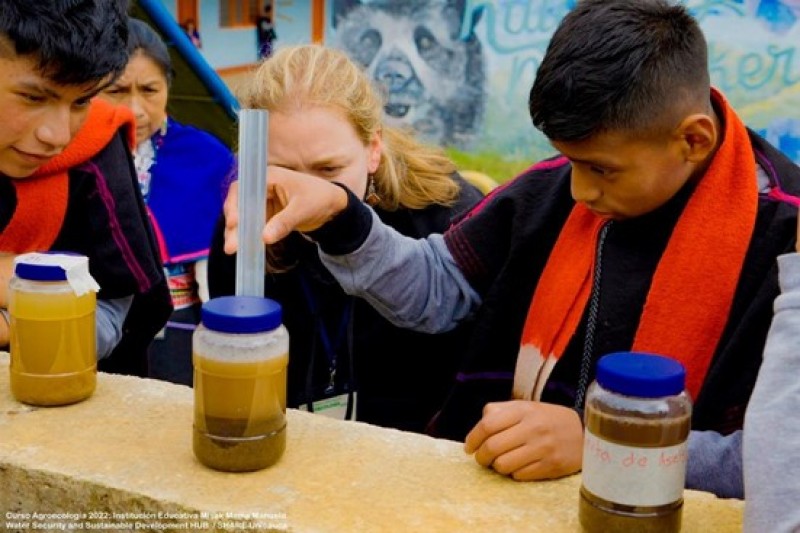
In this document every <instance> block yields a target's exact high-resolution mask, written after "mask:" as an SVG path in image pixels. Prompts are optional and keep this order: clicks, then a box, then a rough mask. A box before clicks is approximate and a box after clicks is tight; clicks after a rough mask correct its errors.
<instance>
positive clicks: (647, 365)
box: [596, 352, 686, 398]
mask: <svg viewBox="0 0 800 533" xmlns="http://www.w3.org/2000/svg"><path fill="white" fill-rule="evenodd" d="M596 379H597V382H598V383H599V384H600V385H601V386H602V387H603V388H605V389H608V390H610V391H614V392H617V393H619V394H624V395H626V396H639V397H641V398H657V397H659V396H673V395H675V394H680V393H681V391H683V388H684V385H685V382H686V370H685V369H684V368H683V365H682V364H681V363H679V362H678V361H676V360H675V359H671V358H669V357H665V356H663V355H655V354H650V353H643V352H616V353H610V354H608V355H604V356H603V357H601V358H600V360H599V361H598V362H597V377H596Z"/></svg>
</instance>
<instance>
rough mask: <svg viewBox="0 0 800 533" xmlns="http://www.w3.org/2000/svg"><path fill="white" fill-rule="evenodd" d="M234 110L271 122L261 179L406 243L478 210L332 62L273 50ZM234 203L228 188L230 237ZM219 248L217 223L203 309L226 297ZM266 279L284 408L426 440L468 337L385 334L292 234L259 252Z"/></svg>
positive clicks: (321, 50)
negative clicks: (361, 214)
mask: <svg viewBox="0 0 800 533" xmlns="http://www.w3.org/2000/svg"><path fill="white" fill-rule="evenodd" d="M240 101H241V104H242V107H244V108H254V109H266V110H268V111H269V112H270V121H269V154H268V163H269V165H270V172H285V171H291V172H297V173H303V174H308V175H313V176H316V177H318V178H319V179H323V180H328V181H332V182H336V183H338V184H340V185H342V186H344V187H347V188H348V189H350V190H351V191H353V193H354V194H355V195H356V196H358V197H359V198H362V199H363V200H364V201H365V202H366V203H367V204H369V205H371V206H372V208H373V209H374V210H375V212H376V213H377V214H378V216H379V217H380V218H381V219H382V220H383V221H384V222H385V223H387V224H389V225H391V226H392V227H394V228H395V229H396V230H398V231H399V232H401V233H403V234H405V235H408V236H410V237H413V238H417V237H424V236H426V235H428V234H430V233H434V232H436V233H440V232H443V231H444V230H445V229H447V227H449V226H450V224H451V223H452V222H453V220H454V218H455V217H456V216H457V215H458V214H459V213H461V212H464V211H465V210H466V209H467V208H468V207H470V206H472V205H473V204H475V203H476V202H477V201H478V200H479V199H480V198H481V194H480V192H479V191H478V190H477V189H476V188H475V187H473V186H471V185H469V184H467V183H466V182H465V181H464V180H463V179H462V178H461V177H460V176H458V174H457V173H456V169H455V166H454V165H453V163H452V162H451V161H450V160H449V159H448V158H447V157H446V156H445V155H444V153H443V152H442V151H441V149H439V148H438V147H433V146H428V145H425V144H423V143H421V142H419V141H418V140H416V139H415V138H414V137H413V136H412V135H411V134H409V133H408V132H405V131H401V130H398V129H395V128H391V127H388V126H387V125H386V124H385V123H384V121H383V102H382V100H381V96H380V94H379V93H378V92H377V91H376V89H375V88H374V87H373V85H372V84H371V83H370V81H369V79H368V78H367V77H366V76H365V75H364V73H363V72H362V71H361V70H360V68H359V67H358V66H357V65H356V64H355V63H353V62H352V61H351V60H350V59H349V58H348V57H347V56H346V55H345V54H344V53H342V52H340V51H337V50H334V49H330V48H325V47H322V46H318V45H302V46H294V47H285V48H282V49H280V50H278V51H277V52H276V53H275V54H274V55H273V56H272V57H270V58H269V59H267V60H265V61H264V62H263V63H262V64H261V65H260V67H259V68H258V70H257V71H256V72H255V74H254V75H253V77H252V79H251V80H250V81H249V83H247V85H246V86H245V87H243V90H242V91H241V94H240ZM236 197H237V194H236V187H235V186H233V187H232V188H231V193H230V194H229V196H228V200H227V202H226V213H227V214H228V217H229V220H228V222H229V225H230V224H233V223H234V220H233V219H232V218H231V217H235V215H236V214H235V211H236V209H235V205H236ZM222 243H223V226H222V222H220V225H219V226H218V231H217V234H216V238H215V241H214V243H213V244H212V252H211V257H210V262H209V287H210V290H211V296H212V297H213V296H220V295H224V294H233V292H234V288H235V287H234V280H235V256H233V255H226V254H225V253H224V252H223V248H222V247H223V244H222ZM228 251H229V252H232V251H233V250H230V249H229V250H228ZM267 270H268V273H267V276H266V279H265V287H266V289H265V293H266V296H268V297H270V298H273V299H275V300H277V301H279V302H280V303H281V304H282V305H283V310H284V323H285V324H286V326H287V328H288V330H289V332H290V337H291V347H290V353H291V357H290V363H289V385H288V404H289V406H291V407H301V408H305V409H309V410H313V411H315V412H321V413H323V414H329V415H332V416H335V417H338V418H347V419H353V418H355V419H358V420H362V421H365V422H370V423H374V424H378V425H383V426H389V427H396V428H399V429H404V430H409V431H419V432H422V431H424V429H425V427H426V425H427V423H428V422H429V421H430V419H431V418H432V417H433V416H434V415H435V413H436V411H437V410H438V408H439V406H440V405H441V403H442V402H443V401H444V398H445V396H446V395H447V392H448V390H449V385H450V381H451V380H452V378H453V375H454V369H455V368H456V360H457V359H458V357H459V354H460V353H461V351H462V349H461V348H462V347H463V346H464V345H465V343H466V342H467V337H468V330H469V326H466V325H465V326H461V327H459V328H457V329H455V330H453V331H451V332H448V333H445V334H440V335H428V334H423V333H416V332H412V331H409V330H405V329H401V328H397V327H395V326H393V325H391V324H390V323H389V322H388V321H386V320H385V319H384V318H383V317H381V316H380V315H379V314H378V313H377V312H376V311H375V310H374V309H372V308H371V307H370V306H369V305H368V304H366V303H365V302H363V301H361V300H357V299H355V298H353V297H351V296H348V295H346V294H345V293H344V292H343V291H342V289H341V288H340V287H339V285H338V284H337V283H336V281H335V280H334V279H333V278H332V277H331V276H330V275H329V274H328V272H327V271H326V270H325V268H324V267H323V266H322V264H321V263H320V261H319V257H318V255H317V250H316V245H315V244H314V243H312V242H310V241H308V240H307V239H305V238H304V237H302V236H301V235H300V234H299V233H293V234H291V235H289V236H288V237H287V238H286V239H284V240H283V241H282V242H281V243H279V246H277V247H270V248H269V250H268V267H267ZM430 354H435V356H434V357H430Z"/></svg>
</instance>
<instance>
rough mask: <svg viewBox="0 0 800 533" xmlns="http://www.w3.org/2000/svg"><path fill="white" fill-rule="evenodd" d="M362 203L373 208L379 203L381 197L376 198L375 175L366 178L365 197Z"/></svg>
mask: <svg viewBox="0 0 800 533" xmlns="http://www.w3.org/2000/svg"><path fill="white" fill-rule="evenodd" d="M364 201H365V202H367V204H368V205H371V206H372V207H375V206H376V205H378V204H379V203H380V202H381V197H380V196H378V192H377V191H376V190H375V175H374V174H370V175H369V176H367V196H366V198H364Z"/></svg>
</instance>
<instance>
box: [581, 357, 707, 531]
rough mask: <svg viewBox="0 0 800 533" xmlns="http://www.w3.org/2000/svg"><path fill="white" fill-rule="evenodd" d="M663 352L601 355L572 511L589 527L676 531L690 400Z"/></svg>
mask: <svg viewBox="0 0 800 533" xmlns="http://www.w3.org/2000/svg"><path fill="white" fill-rule="evenodd" d="M684 383H685V370H684V368H683V366H682V365H681V364H680V363H679V362H677V361H675V360H673V359H670V358H667V357H663V356H660V355H654V354H645V353H633V352H623V353H614V354H609V355H607V356H605V357H603V358H601V359H600V361H599V362H598V368H597V378H596V379H595V381H594V382H593V383H592V384H591V385H590V386H589V389H588V390H587V394H586V406H585V411H584V421H585V442H584V450H583V467H582V474H581V475H582V483H581V489H580V505H579V515H580V522H581V525H582V526H583V529H584V531H588V532H603V533H613V532H628V531H637V532H639V531H640V532H648V533H649V532H659V533H660V532H664V533H667V532H669V533H672V532H678V531H680V528H681V517H682V509H683V490H684V484H685V479H686V462H687V458H688V450H687V440H688V437H689V432H690V429H691V412H692V406H691V401H690V399H689V396H688V395H687V393H686V392H685V391H684Z"/></svg>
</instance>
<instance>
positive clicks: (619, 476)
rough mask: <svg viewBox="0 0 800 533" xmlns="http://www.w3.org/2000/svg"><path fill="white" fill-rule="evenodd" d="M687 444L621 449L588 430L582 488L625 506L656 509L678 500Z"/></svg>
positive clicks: (683, 479)
mask: <svg viewBox="0 0 800 533" xmlns="http://www.w3.org/2000/svg"><path fill="white" fill-rule="evenodd" d="M687 457H688V450H687V444H686V442H682V443H681V444H677V445H674V446H665V447H656V448H640V447H632V446H622V445H619V444H614V443H612V442H608V441H606V440H604V439H601V438H599V437H598V436H597V435H595V434H594V433H592V432H591V431H588V430H587V431H586V439H585V442H584V446H583V474H582V476H583V485H584V487H586V489H587V490H589V491H590V492H592V493H593V494H594V495H596V496H598V497H600V498H603V499H605V500H608V501H612V502H615V503H620V504H623V505H635V506H656V505H666V504H668V503H672V502H674V501H676V500H679V499H680V498H681V497H682V495H683V485H684V482H685V479H686V459H687Z"/></svg>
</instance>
